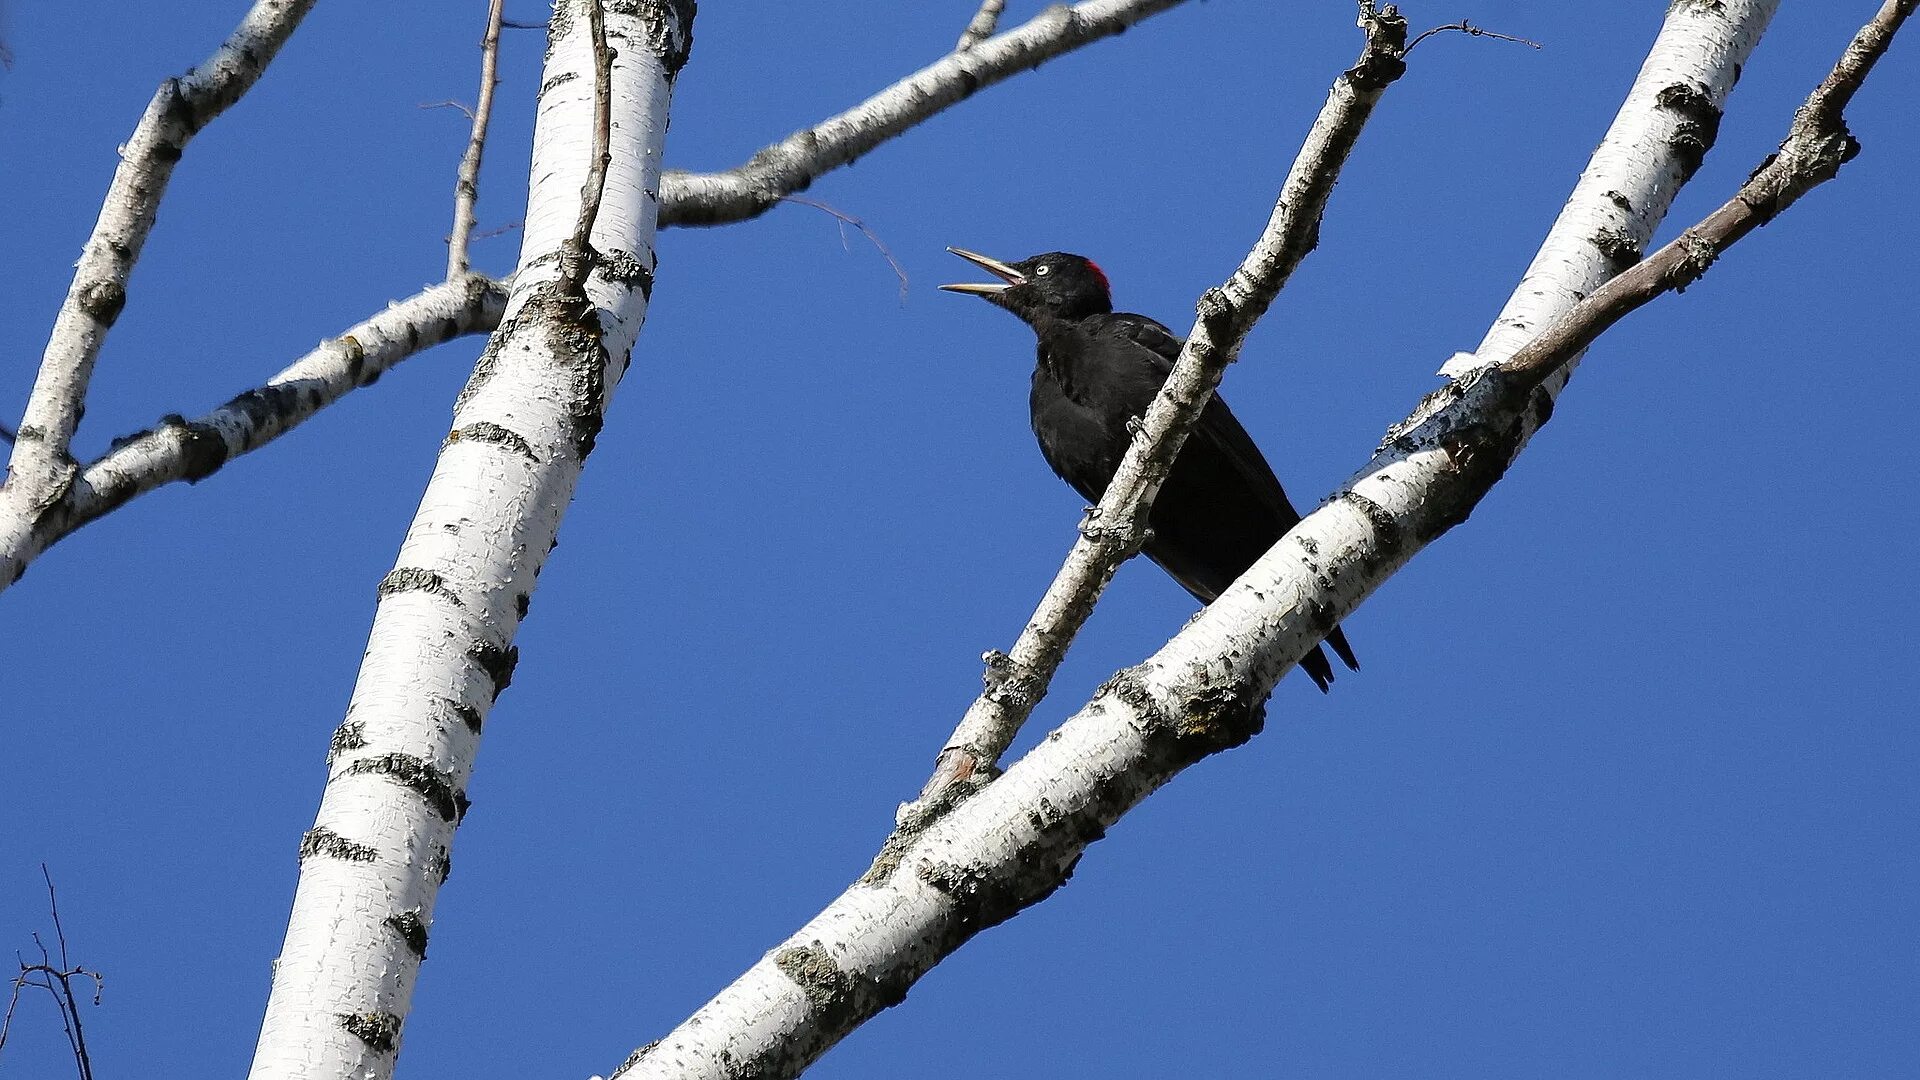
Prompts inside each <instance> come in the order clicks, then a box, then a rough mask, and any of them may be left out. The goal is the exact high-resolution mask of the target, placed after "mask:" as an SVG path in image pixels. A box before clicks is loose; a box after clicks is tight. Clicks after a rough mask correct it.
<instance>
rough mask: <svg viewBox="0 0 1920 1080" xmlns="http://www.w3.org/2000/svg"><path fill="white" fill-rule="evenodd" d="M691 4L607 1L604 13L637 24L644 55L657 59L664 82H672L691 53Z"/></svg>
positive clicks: (674, 0)
mask: <svg viewBox="0 0 1920 1080" xmlns="http://www.w3.org/2000/svg"><path fill="white" fill-rule="evenodd" d="M697 6H698V5H697V4H695V2H694V0H608V3H607V10H608V11H610V12H613V13H614V14H618V15H630V16H633V17H634V18H637V19H639V20H640V29H641V33H642V34H644V35H645V38H646V48H647V51H649V52H651V53H653V55H655V56H657V57H659V58H660V66H661V67H663V68H665V69H666V73H667V78H668V79H669V80H671V79H675V78H677V77H679V75H680V69H681V68H684V67H686V66H687V57H688V55H689V54H690V53H692V51H693V17H694V13H695V10H696V8H697Z"/></svg>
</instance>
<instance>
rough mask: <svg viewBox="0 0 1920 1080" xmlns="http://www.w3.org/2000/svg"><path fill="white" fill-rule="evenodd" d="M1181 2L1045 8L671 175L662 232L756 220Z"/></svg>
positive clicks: (1113, 1) (1114, 0)
mask: <svg viewBox="0 0 1920 1080" xmlns="http://www.w3.org/2000/svg"><path fill="white" fill-rule="evenodd" d="M1184 2H1185V0H1082V2H1081V3H1078V4H1052V5H1049V6H1048V7H1047V8H1046V10H1044V11H1042V12H1041V13H1040V14H1038V15H1036V16H1034V17H1033V18H1032V19H1029V20H1028V21H1027V22H1025V23H1022V24H1021V25H1019V26H1016V27H1014V28H1013V29H1011V30H1008V31H1006V32H1005V33H1002V34H997V35H995V36H993V37H990V38H987V39H986V40H984V41H979V42H976V43H975V44H973V45H971V46H968V47H965V48H960V49H956V51H954V52H952V53H949V54H948V55H947V56H945V57H942V58H941V59H939V60H937V61H935V62H934V63H932V64H929V65H927V66H926V67H924V68H921V69H920V70H919V71H916V72H914V73H913V74H911V75H909V76H907V77H906V78H904V79H901V80H900V81H899V82H896V83H894V84H893V85H892V86H889V87H887V88H886V89H885V90H882V91H880V92H879V93H877V94H875V95H873V96H872V97H870V98H868V99H867V100H865V101H863V102H861V103H860V104H858V105H856V106H854V107H853V108H851V109H848V110H847V111H845V112H843V113H840V114H839V115H837V116H831V117H828V118H827V119H825V120H822V121H821V122H820V123H818V124H815V125H814V126H813V127H810V128H806V129H804V130H801V131H796V132H794V133H793V134H792V135H789V136H787V137H786V138H784V139H782V140H780V141H779V142H777V143H774V144H773V145H772V146H768V147H765V148H763V149H762V150H761V151H760V152H759V153H757V154H755V155H753V157H752V159H751V160H749V161H748V162H747V163H746V164H744V165H742V166H740V167H739V168H736V169H729V170H727V171H726V172H717V173H687V172H670V173H668V174H667V175H666V177H665V179H664V180H663V181H662V182H661V190H660V199H661V207H660V223H661V224H662V225H720V224H724V223H726V222H730V221H740V220H742V219H744V218H751V217H757V216H758V215H760V214H763V213H765V212H766V211H767V209H768V208H769V207H771V206H773V205H774V204H775V203H777V202H779V201H780V197H781V196H783V195H789V194H792V193H793V192H796V191H805V190H806V189H807V187H808V185H810V184H812V183H813V181H814V179H815V178H817V177H819V176H820V175H822V174H824V173H826V172H829V171H831V170H833V169H837V168H839V167H841V166H842V165H846V164H849V163H851V162H853V161H855V160H857V159H858V158H860V157H861V156H863V155H864V154H866V153H867V152H868V151H870V150H872V149H873V148H874V147H876V146H879V145H880V144H881V143H884V142H886V141H887V140H889V139H892V138H894V137H896V136H898V135H900V134H901V133H902V132H905V131H906V130H907V129H909V128H911V127H913V126H914V125H916V124H918V123H920V122H921V121H923V120H925V119H927V118H928V117H930V116H933V115H934V114H936V113H938V112H940V111H942V110H944V109H946V108H948V107H950V106H952V105H954V104H956V103H958V102H961V101H964V100H966V99H967V98H969V97H972V96H973V94H974V92H975V91H978V90H980V89H982V88H983V87H988V86H992V85H993V84H994V83H997V82H1001V81H1004V80H1006V79H1008V78H1011V77H1012V76H1014V75H1017V74H1019V73H1020V72H1022V71H1027V70H1029V69H1031V68H1036V67H1039V66H1040V65H1041V64H1044V63H1046V62H1047V61H1048V60H1051V59H1053V58H1054V57H1056V56H1059V55H1060V54H1062V53H1065V52H1070V51H1072V50H1074V49H1077V48H1079V47H1080V46H1082V45H1086V44H1088V43H1090V42H1094V41H1098V40H1099V39H1101V38H1104V37H1111V36H1113V35H1114V34H1118V33H1120V32H1122V31H1124V30H1126V29H1127V27H1129V26H1132V25H1133V24H1134V23H1137V22H1139V21H1140V20H1142V19H1145V18H1147V17H1148V16H1150V15H1156V14H1159V13H1160V12H1162V11H1165V10H1167V9H1168V8H1171V7H1176V6H1178V5H1179V4H1181V3H1184Z"/></svg>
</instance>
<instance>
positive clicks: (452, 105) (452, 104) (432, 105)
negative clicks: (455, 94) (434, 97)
mask: <svg viewBox="0 0 1920 1080" xmlns="http://www.w3.org/2000/svg"><path fill="white" fill-rule="evenodd" d="M420 108H422V109H458V110H460V115H461V116H464V117H466V118H467V119H468V120H472V119H473V110H472V109H470V108H468V107H467V103H466V102H464V101H455V100H453V99H452V98H448V99H446V100H445V101H423V102H421V103H420Z"/></svg>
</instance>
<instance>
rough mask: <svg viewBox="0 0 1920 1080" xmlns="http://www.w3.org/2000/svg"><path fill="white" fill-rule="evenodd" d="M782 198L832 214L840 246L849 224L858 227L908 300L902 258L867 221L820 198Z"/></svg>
mask: <svg viewBox="0 0 1920 1080" xmlns="http://www.w3.org/2000/svg"><path fill="white" fill-rule="evenodd" d="M780 200H781V201H782V202H790V203H795V204H798V205H800V206H811V207H813V208H814V209H815V210H818V211H820V212H822V213H824V214H827V215H830V216H831V217H832V218H833V219H834V220H835V221H838V222H839V223H840V246H841V247H843V248H844V247H846V246H847V226H849V225H851V226H853V227H854V228H855V229H858V230H859V231H860V235H861V236H864V237H866V238H867V242H868V243H870V244H872V245H873V247H874V250H876V251H878V252H879V253H880V257H881V258H883V259H885V260H887V265H888V266H890V267H892V268H893V276H894V277H897V278H899V279H900V302H901V303H903V304H904V303H906V302H907V268H906V267H904V266H901V265H900V260H899V259H896V258H894V257H893V252H892V251H890V250H888V248H887V245H886V244H885V243H883V242H882V241H881V240H880V236H879V234H878V233H875V232H874V231H873V230H872V229H871V228H869V227H868V225H867V223H866V222H864V221H862V220H860V219H859V218H857V217H854V216H853V215H852V214H849V213H847V212H846V211H844V210H839V209H836V208H834V207H832V206H828V205H827V204H826V203H823V202H821V201H820V200H818V199H809V198H807V197H806V196H804V195H782V196H780Z"/></svg>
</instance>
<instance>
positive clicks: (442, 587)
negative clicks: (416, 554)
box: [374, 566, 466, 608]
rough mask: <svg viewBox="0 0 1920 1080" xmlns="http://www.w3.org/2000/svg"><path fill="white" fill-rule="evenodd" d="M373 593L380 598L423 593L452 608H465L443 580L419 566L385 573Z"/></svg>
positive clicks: (397, 567) (394, 569) (398, 567)
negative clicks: (443, 601) (447, 603)
mask: <svg viewBox="0 0 1920 1080" xmlns="http://www.w3.org/2000/svg"><path fill="white" fill-rule="evenodd" d="M374 592H375V593H376V594H377V595H379V596H380V597H382V598H385V597H388V596H393V595H395V594H396V593H408V592H423V593H427V594H429V595H431V596H437V597H439V598H440V599H442V600H446V601H448V602H450V603H451V604H453V606H454V607H459V608H463V607H465V606H466V605H465V604H462V603H461V602H460V597H459V596H458V595H456V594H455V593H454V591H453V590H452V589H449V588H447V582H446V579H445V578H443V577H441V576H440V575H439V574H438V573H436V572H434V571H432V570H428V569H426V568H424V567H419V566H396V567H394V568H393V569H392V570H389V571H387V576H386V577H383V578H381V579H380V586H379V588H377V589H375V590H374Z"/></svg>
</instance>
